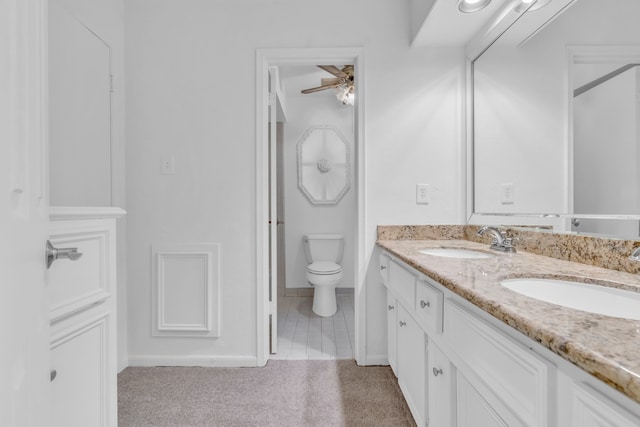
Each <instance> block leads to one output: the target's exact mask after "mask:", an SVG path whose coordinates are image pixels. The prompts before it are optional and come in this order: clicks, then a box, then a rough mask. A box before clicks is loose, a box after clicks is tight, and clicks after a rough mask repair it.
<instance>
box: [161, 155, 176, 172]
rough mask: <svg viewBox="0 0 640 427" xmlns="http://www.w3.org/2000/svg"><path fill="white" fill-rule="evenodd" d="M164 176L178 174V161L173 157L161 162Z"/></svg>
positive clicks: (164, 158) (163, 159) (165, 158)
mask: <svg viewBox="0 0 640 427" xmlns="http://www.w3.org/2000/svg"><path fill="white" fill-rule="evenodd" d="M160 167H161V170H162V175H173V174H174V173H176V161H175V159H174V157H173V156H169V157H163V158H162V160H161V165H160Z"/></svg>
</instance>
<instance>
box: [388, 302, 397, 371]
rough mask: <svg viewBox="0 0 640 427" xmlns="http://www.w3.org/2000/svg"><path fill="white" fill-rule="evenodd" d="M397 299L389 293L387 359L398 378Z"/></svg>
mask: <svg viewBox="0 0 640 427" xmlns="http://www.w3.org/2000/svg"><path fill="white" fill-rule="evenodd" d="M397 305H398V303H397V301H396V298H395V297H394V296H393V294H392V293H391V292H390V291H387V359H388V360H389V366H391V370H392V371H393V373H394V374H396V377H397V376H398V363H397V360H398V358H397V354H398V350H397V342H398V334H397V330H398V322H397V321H396V318H397V316H396V312H397V311H398V309H397Z"/></svg>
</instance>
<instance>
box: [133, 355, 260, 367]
mask: <svg viewBox="0 0 640 427" xmlns="http://www.w3.org/2000/svg"><path fill="white" fill-rule="evenodd" d="M129 366H205V367H218V368H244V367H256V366H258V360H257V358H256V357H255V356H162V355H139V356H129Z"/></svg>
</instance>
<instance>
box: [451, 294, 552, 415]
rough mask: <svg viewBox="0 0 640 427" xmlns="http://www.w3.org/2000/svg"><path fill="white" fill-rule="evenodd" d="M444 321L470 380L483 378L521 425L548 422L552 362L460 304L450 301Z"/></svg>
mask: <svg viewBox="0 0 640 427" xmlns="http://www.w3.org/2000/svg"><path fill="white" fill-rule="evenodd" d="M444 322H445V324H446V334H444V336H445V337H446V340H447V343H448V344H449V346H450V348H451V349H452V350H453V351H454V352H455V353H457V355H458V359H459V360H460V361H462V363H456V365H458V369H459V370H460V371H464V375H465V376H466V377H467V378H468V379H469V381H473V378H475V379H476V380H475V381H477V380H480V382H479V383H478V384H482V385H483V386H486V387H487V388H488V389H489V390H491V392H492V394H494V395H495V396H496V397H497V399H499V400H500V401H501V402H500V403H503V404H504V407H506V408H509V410H510V412H511V413H512V415H515V416H516V417H517V418H518V419H519V420H521V422H522V425H526V426H546V425H548V424H549V418H550V416H549V413H548V389H549V377H550V376H551V374H552V366H551V365H550V364H549V362H547V361H545V360H544V359H542V358H541V357H539V356H537V355H536V354H534V353H532V352H531V351H530V350H529V349H528V348H526V347H524V346H522V345H521V344H520V343H518V342H516V341H514V340H513V339H512V338H510V337H508V336H507V335H505V334H503V333H501V332H499V331H498V330H496V329H494V327H492V326H491V325H490V324H488V323H486V322H485V321H484V320H483V319H481V318H480V317H478V316H476V315H474V314H472V313H470V312H469V311H467V310H466V309H464V308H463V307H460V306H459V305H458V304H457V303H454V302H451V301H447V304H446V308H445V310H444ZM518 424H520V423H518Z"/></svg>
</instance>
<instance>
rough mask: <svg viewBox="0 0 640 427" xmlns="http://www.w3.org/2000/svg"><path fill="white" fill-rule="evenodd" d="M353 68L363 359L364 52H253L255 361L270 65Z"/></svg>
mask: <svg viewBox="0 0 640 427" xmlns="http://www.w3.org/2000/svg"><path fill="white" fill-rule="evenodd" d="M351 63H352V64H354V65H355V80H356V82H357V84H356V87H355V88H356V90H355V97H356V103H355V106H354V108H355V114H354V146H355V150H354V152H355V156H354V157H355V162H354V163H355V164H354V166H355V171H356V173H355V181H356V182H355V186H354V190H355V191H356V199H357V206H356V233H355V237H356V238H355V240H356V244H355V258H354V259H356V260H357V265H356V268H355V289H354V312H355V348H354V357H355V360H356V363H358V364H362V363H364V361H365V360H366V354H365V349H366V342H365V337H366V324H365V321H366V316H365V314H366V303H365V301H366V293H365V286H364V283H365V273H366V258H365V230H366V227H365V225H366V224H365V192H364V183H365V170H364V164H365V162H364V158H365V152H364V129H365V126H364V117H365V114H364V105H365V102H364V85H365V79H364V48H362V47H348V48H282V49H280V48H260V49H257V50H256V362H257V365H258V366H264V365H265V364H266V363H267V360H268V359H269V308H270V307H269V306H270V303H269V224H268V222H269V179H268V178H269V177H268V173H269V163H268V162H269V153H268V150H267V148H268V137H269V135H268V123H269V120H268V118H269V93H268V91H269V67H270V66H279V65H309V64H311V65H317V64H351Z"/></svg>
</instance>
